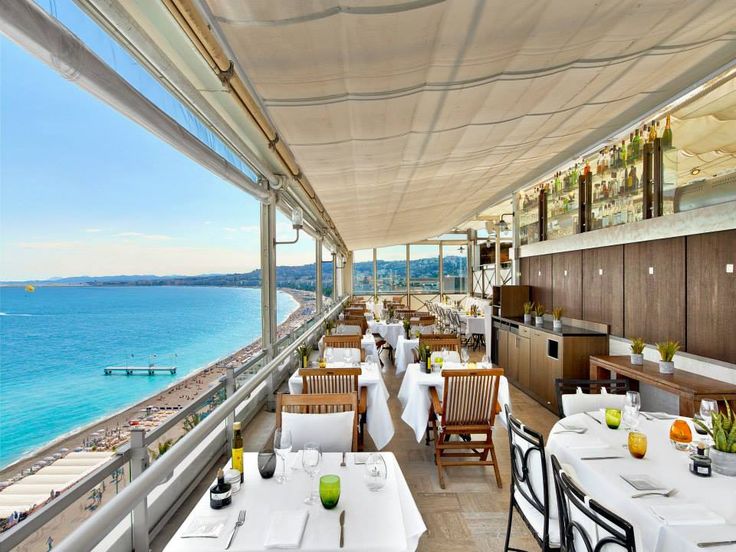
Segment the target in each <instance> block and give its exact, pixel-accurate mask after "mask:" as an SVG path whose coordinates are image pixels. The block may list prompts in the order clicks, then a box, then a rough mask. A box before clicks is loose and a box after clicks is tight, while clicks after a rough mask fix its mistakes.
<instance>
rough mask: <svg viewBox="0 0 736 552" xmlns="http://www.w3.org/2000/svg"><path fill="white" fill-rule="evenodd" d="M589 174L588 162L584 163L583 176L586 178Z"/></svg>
mask: <svg viewBox="0 0 736 552" xmlns="http://www.w3.org/2000/svg"><path fill="white" fill-rule="evenodd" d="M589 174H590V163H588V161H586V162H585V167H583V175H584V176H588V175H589Z"/></svg>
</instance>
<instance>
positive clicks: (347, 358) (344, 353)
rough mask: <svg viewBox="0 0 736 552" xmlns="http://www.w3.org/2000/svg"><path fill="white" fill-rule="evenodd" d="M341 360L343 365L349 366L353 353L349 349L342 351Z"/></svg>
mask: <svg viewBox="0 0 736 552" xmlns="http://www.w3.org/2000/svg"><path fill="white" fill-rule="evenodd" d="M342 358H343V360H344V361H345V364H350V363H351V362H350V361H351V360H352V359H353V351H352V350H351V349H343V350H342Z"/></svg>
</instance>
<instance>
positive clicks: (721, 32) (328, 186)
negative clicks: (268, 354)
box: [204, 0, 736, 249]
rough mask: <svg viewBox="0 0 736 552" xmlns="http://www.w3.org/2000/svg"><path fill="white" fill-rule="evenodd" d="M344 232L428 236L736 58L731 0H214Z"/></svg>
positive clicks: (369, 242)
mask: <svg viewBox="0 0 736 552" xmlns="http://www.w3.org/2000/svg"><path fill="white" fill-rule="evenodd" d="M204 1H205V4H206V6H207V8H208V9H209V11H210V12H211V13H210V16H211V18H213V20H214V22H215V24H216V26H217V27H218V28H219V32H220V34H221V36H222V37H224V40H225V41H226V42H227V46H228V48H229V49H230V50H231V51H232V53H233V55H234V57H235V61H236V64H237V66H238V67H239V69H240V70H242V72H243V73H244V74H245V76H246V77H247V78H248V79H249V81H250V84H251V85H252V87H253V89H254V90H255V92H256V93H257V95H258V96H259V98H260V100H261V102H262V103H263V105H264V106H265V107H266V109H267V111H268V115H269V116H270V117H271V119H272V120H273V121H274V124H275V125H276V127H277V129H278V130H279V132H280V135H281V137H282V139H284V140H285V141H286V142H287V143H288V145H289V146H290V147H291V149H292V151H293V152H294V154H295V156H296V158H297V161H298V162H299V163H300V166H301V168H302V170H303V171H304V173H305V174H306V175H307V176H308V177H309V179H310V181H311V182H312V184H313V186H314V188H315V190H316V191H317V193H318V195H319V196H320V199H321V200H322V202H323V203H324V205H325V206H326V208H327V210H328V211H329V213H330V215H331V217H332V218H333V219H334V221H335V223H336V225H337V227H338V230H339V231H340V233H341V235H342V236H343V238H344V240H345V242H346V244H347V245H348V247H349V248H350V249H360V248H365V247H380V246H387V245H393V244H399V243H407V242H410V241H415V240H420V239H424V238H428V237H431V236H434V235H438V234H440V233H442V232H444V231H447V230H449V229H450V228H452V227H453V226H455V225H457V224H459V223H461V222H463V221H464V220H466V219H468V218H470V216H471V215H472V214H474V213H477V212H478V211H480V210H482V209H483V208H485V207H487V206H489V204H491V203H492V202H494V201H497V200H500V199H502V198H503V195H504V194H508V193H509V192H510V191H512V190H513V189H515V188H517V187H520V186H522V185H524V184H528V183H529V182H530V181H532V180H534V179H536V178H538V177H540V176H541V175H542V174H543V173H544V172H546V171H549V170H552V169H553V168H554V167H555V166H556V165H558V164H559V163H561V162H564V161H566V160H568V159H570V158H571V157H572V156H574V155H575V154H578V153H580V152H581V151H582V150H584V149H585V148H588V147H590V146H592V145H594V144H595V143H597V142H599V141H601V140H603V139H604V138H606V137H607V136H609V135H610V134H611V133H613V132H615V131H617V130H619V129H621V128H622V127H624V126H625V125H627V124H629V123H631V122H632V121H633V120H634V119H635V118H636V117H638V116H641V115H643V114H645V113H646V112H647V111H649V110H652V109H655V108H656V107H658V106H660V105H661V104H663V103H664V102H666V101H668V100H671V99H672V98H673V97H674V96H676V95H677V94H679V93H680V92H681V91H683V89H685V88H687V87H688V86H690V85H692V84H693V83H695V82H696V81H698V80H699V79H702V78H705V77H706V76H708V75H709V74H710V73H711V72H713V71H715V70H717V69H719V68H721V67H723V66H724V65H726V64H728V63H729V62H731V61H732V60H733V59H734V58H736V30H735V29H736V3H734V2H732V1H730V0H715V1H707V2H706V1H696V2H692V1H689V0H651V1H648V2H641V1H640V0H620V1H617V2H590V1H589V0H547V1H539V0H534V1H531V0H522V1H518V2H506V1H502V0H489V1H481V0H476V1H469V0H401V1H399V0H394V1H390V0H371V1H370V2H366V1H362V0H343V1H337V0H312V1H309V2H273V1H272V0H253V1H250V2H232V1H230V0H204Z"/></svg>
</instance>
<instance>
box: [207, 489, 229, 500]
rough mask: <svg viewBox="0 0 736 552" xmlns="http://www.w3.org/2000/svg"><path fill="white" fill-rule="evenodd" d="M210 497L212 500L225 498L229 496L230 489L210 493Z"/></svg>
mask: <svg viewBox="0 0 736 552" xmlns="http://www.w3.org/2000/svg"><path fill="white" fill-rule="evenodd" d="M210 498H211V499H212V500H225V499H226V498H230V491H225V492H224V493H210Z"/></svg>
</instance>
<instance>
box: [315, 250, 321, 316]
mask: <svg viewBox="0 0 736 552" xmlns="http://www.w3.org/2000/svg"><path fill="white" fill-rule="evenodd" d="M314 245H315V250H314V263H315V266H316V267H317V271H316V272H317V274H316V276H317V282H316V285H315V286H314V294H315V296H316V297H315V299H314V308H315V309H317V312H322V238H317V239H316V240H314Z"/></svg>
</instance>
